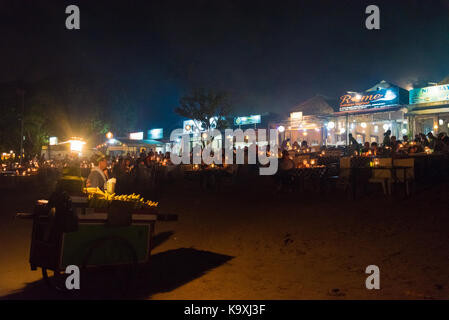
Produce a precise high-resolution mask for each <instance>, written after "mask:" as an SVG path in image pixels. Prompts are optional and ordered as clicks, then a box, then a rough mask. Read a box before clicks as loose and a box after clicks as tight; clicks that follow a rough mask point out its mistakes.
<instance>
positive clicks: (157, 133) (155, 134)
mask: <svg viewBox="0 0 449 320" xmlns="http://www.w3.org/2000/svg"><path fill="white" fill-rule="evenodd" d="M163 136H164V130H163V129H161V128H158V129H151V130H148V138H149V139H153V140H156V139H162V138H163Z"/></svg>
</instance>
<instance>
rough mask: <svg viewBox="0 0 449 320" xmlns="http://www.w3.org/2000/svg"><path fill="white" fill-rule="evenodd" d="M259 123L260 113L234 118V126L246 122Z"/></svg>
mask: <svg viewBox="0 0 449 320" xmlns="http://www.w3.org/2000/svg"><path fill="white" fill-rule="evenodd" d="M256 123H260V114H258V115H255V116H249V117H237V118H234V124H235V125H236V126H242V125H246V124H256Z"/></svg>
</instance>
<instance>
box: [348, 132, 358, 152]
mask: <svg viewBox="0 0 449 320" xmlns="http://www.w3.org/2000/svg"><path fill="white" fill-rule="evenodd" d="M348 137H349V152H350V154H353V153H354V152H355V151H357V152H358V151H359V149H360V145H359V143H358V142H357V140H356V139H354V137H353V136H352V133H350V134H348Z"/></svg>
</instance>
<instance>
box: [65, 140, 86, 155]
mask: <svg viewBox="0 0 449 320" xmlns="http://www.w3.org/2000/svg"><path fill="white" fill-rule="evenodd" d="M69 143H70V151H73V152H81V151H82V150H83V145H85V144H86V142H84V141H81V140H69Z"/></svg>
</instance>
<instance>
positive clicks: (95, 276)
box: [0, 232, 233, 300]
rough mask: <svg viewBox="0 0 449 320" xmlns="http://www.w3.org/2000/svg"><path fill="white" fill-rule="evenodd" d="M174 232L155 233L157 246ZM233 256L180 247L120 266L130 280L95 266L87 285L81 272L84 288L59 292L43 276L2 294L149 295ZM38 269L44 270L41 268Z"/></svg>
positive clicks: (30, 296) (25, 296)
mask: <svg viewBox="0 0 449 320" xmlns="http://www.w3.org/2000/svg"><path fill="white" fill-rule="evenodd" d="M171 234H173V233H172V232H164V233H161V234H158V235H157V236H155V239H154V245H153V248H154V247H156V246H157V245H159V244H161V243H162V242H164V241H165V240H167V239H168V238H169V237H170V236H171ZM232 258H233V257H231V256H227V255H222V254H217V253H213V252H209V251H201V250H196V249H193V248H179V249H174V250H169V251H165V252H161V253H158V254H155V255H151V257H150V262H149V263H148V264H145V265H139V267H138V269H137V270H130V269H122V270H119V273H120V274H121V275H123V274H125V275H126V277H125V278H123V277H122V279H126V281H123V280H122V281H120V283H119V282H118V280H117V279H118V277H117V274H118V273H117V268H104V269H91V270H88V273H89V275H88V277H84V280H85V282H84V285H83V274H82V273H81V280H80V283H81V290H71V291H68V292H67V293H61V292H56V291H55V290H54V289H51V288H49V287H48V286H47V285H46V283H45V282H44V281H43V280H39V281H35V282H32V283H28V284H27V285H26V286H25V287H24V288H22V289H20V290H18V291H16V292H13V293H11V294H9V295H6V296H3V297H0V300H16V299H20V300H22V299H39V300H41V299H69V300H72V299H148V298H151V296H152V295H154V294H157V293H162V292H169V291H172V290H174V289H176V288H178V287H180V286H182V285H184V284H186V283H188V282H190V281H192V280H195V279H197V278H199V277H201V276H203V275H205V274H206V273H207V272H209V271H211V270H212V269H214V268H217V267H219V266H221V265H223V264H225V263H226V262H228V261H229V260H231V259H232ZM36 272H40V269H39V271H36ZM128 277H130V278H128ZM86 279H88V280H86ZM86 282H88V283H86ZM124 283H125V285H124Z"/></svg>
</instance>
